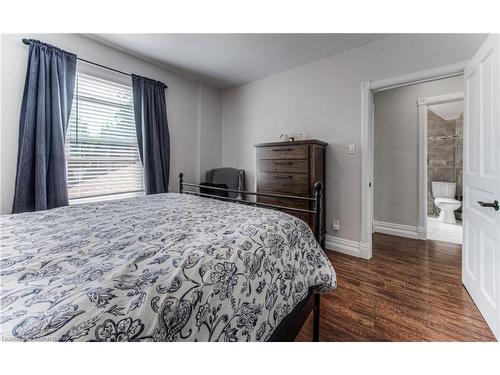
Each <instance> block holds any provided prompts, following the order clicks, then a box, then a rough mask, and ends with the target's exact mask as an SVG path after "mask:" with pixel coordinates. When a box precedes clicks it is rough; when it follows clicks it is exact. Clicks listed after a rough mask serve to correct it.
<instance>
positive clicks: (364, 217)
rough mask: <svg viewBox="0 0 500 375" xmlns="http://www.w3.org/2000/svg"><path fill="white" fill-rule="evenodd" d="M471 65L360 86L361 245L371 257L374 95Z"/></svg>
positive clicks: (448, 75) (454, 74)
mask: <svg viewBox="0 0 500 375" xmlns="http://www.w3.org/2000/svg"><path fill="white" fill-rule="evenodd" d="M467 63H468V60H467V61H462V62H459V63H456V64H451V65H445V66H440V67H436V68H432V69H427V70H423V71H420V72H414V73H410V74H405V75H401V76H397V77H392V78H385V79H381V80H377V81H365V82H362V83H361V199H360V202H361V225H360V236H359V238H360V244H361V245H362V246H364V247H365V248H366V249H367V257H368V258H371V257H372V225H373V188H372V181H373V179H372V176H373V93H374V92H376V91H382V90H388V89H391V88H395V87H401V86H407V85H411V84H414V83H419V82H426V81H432V80H436V79H441V78H446V77H452V76H457V75H461V74H463V72H464V69H465V67H466V65H467Z"/></svg>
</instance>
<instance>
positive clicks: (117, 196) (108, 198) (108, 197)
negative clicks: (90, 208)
mask: <svg viewBox="0 0 500 375" xmlns="http://www.w3.org/2000/svg"><path fill="white" fill-rule="evenodd" d="M142 195H145V192H144V190H141V191H134V192H129V193H119V194H109V195H99V196H95V197H87V198H75V199H70V200H69V205H70V206H73V205H75V204H82V203H91V202H106V201H113V200H117V199H125V198H133V197H140V196H142Z"/></svg>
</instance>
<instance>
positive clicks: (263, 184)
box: [257, 172, 309, 196]
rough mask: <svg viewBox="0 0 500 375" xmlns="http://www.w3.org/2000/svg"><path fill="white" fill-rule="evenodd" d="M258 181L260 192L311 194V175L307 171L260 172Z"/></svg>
mask: <svg viewBox="0 0 500 375" xmlns="http://www.w3.org/2000/svg"><path fill="white" fill-rule="evenodd" d="M257 181H258V182H257V190H258V191H259V192H264V193H281V194H287V195H301V196H309V175H308V174H305V173H272V172H259V174H258V179H257Z"/></svg>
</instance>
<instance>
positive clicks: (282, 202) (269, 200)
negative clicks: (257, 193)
mask: <svg viewBox="0 0 500 375" xmlns="http://www.w3.org/2000/svg"><path fill="white" fill-rule="evenodd" d="M257 202H259V203H264V204H272V205H274V206H282V207H293V208H300V209H303V210H308V209H309V205H310V203H309V202H307V201H301V200H298V199H283V198H275V197H258V198H257ZM280 211H282V212H286V213H287V214H289V215H292V216H295V217H298V218H299V219H301V220H304V221H306V220H307V219H308V218H309V216H310V215H309V214H307V213H304V212H299V211H294V210H287V209H281V210H280Z"/></svg>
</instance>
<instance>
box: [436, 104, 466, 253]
mask: <svg viewBox="0 0 500 375" xmlns="http://www.w3.org/2000/svg"><path fill="white" fill-rule="evenodd" d="M462 200H463V100H458V101H453V102H447V103H440V104H435V105H431V106H428V107H427V238H428V239H431V240H440V241H446V242H453V243H461V239H462Z"/></svg>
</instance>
